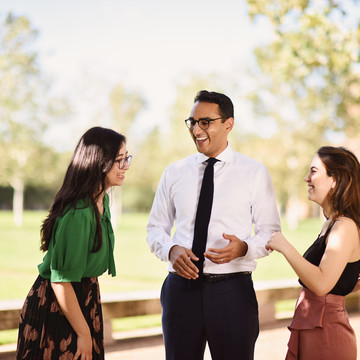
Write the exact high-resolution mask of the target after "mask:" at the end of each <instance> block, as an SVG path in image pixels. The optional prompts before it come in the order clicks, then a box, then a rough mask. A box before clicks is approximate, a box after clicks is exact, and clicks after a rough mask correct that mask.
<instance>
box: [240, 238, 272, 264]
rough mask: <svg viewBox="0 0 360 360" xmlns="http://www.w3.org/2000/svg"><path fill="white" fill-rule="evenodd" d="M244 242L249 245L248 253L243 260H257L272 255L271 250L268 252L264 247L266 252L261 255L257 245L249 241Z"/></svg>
mask: <svg viewBox="0 0 360 360" xmlns="http://www.w3.org/2000/svg"><path fill="white" fill-rule="evenodd" d="M243 241H244V242H245V243H246V244H247V246H248V250H247V253H246V254H245V255H244V256H242V257H241V259H244V260H257V259H259V258H260V257H263V256H266V255H269V254H270V253H271V250H266V249H265V245H264V251H263V252H262V253H261V254H259V249H258V245H257V244H253V243H252V242H251V241H247V240H243Z"/></svg>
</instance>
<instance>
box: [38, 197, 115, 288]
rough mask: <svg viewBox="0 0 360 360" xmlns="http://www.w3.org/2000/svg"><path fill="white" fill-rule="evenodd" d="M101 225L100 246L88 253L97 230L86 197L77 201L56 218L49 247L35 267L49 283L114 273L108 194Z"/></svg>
mask: <svg viewBox="0 0 360 360" xmlns="http://www.w3.org/2000/svg"><path fill="white" fill-rule="evenodd" d="M101 228H102V246H101V249H100V250H99V251H97V252H91V249H92V248H93V244H94V239H95V233H96V220H95V214H94V210H93V207H92V205H91V203H90V201H89V200H88V199H82V200H79V201H78V202H77V203H76V206H75V207H73V208H70V209H68V210H67V211H65V212H64V213H63V215H61V216H59V217H58V218H57V219H56V221H55V224H54V228H53V231H52V236H51V240H50V244H49V249H48V251H47V253H46V255H45V256H44V259H43V262H42V263H41V264H40V265H39V266H38V269H39V273H40V275H41V276H42V277H43V278H45V279H50V281H51V282H80V281H81V279H82V278H86V277H97V276H100V275H102V274H103V273H104V272H105V271H106V270H108V273H109V274H110V275H112V276H115V275H116V269H115V262H114V232H113V229H112V226H111V221H110V209H109V196H108V195H107V194H105V196H104V214H103V215H102V216H101Z"/></svg>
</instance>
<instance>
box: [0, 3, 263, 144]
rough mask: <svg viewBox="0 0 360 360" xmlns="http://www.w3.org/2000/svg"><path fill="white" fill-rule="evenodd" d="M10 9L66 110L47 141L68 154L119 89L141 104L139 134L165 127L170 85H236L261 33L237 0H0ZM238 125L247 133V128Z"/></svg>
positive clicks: (171, 93) (248, 123)
mask: <svg viewBox="0 0 360 360" xmlns="http://www.w3.org/2000/svg"><path fill="white" fill-rule="evenodd" d="M10 10H11V11H12V12H13V13H14V14H15V15H25V16H26V17H28V18H29V19H30V21H31V23H32V25H33V27H35V28H37V29H38V30H39V37H38V40H37V42H36V44H35V46H36V49H37V50H38V52H39V55H40V63H41V66H42V70H43V71H44V72H45V73H46V74H47V75H49V76H50V77H51V79H52V81H53V83H54V85H55V89H56V91H57V92H58V93H60V94H61V93H64V94H65V95H66V96H68V97H69V99H70V101H71V103H72V106H73V109H74V114H73V115H72V117H71V119H70V120H71V121H70V124H69V123H68V124H66V126H65V125H59V126H57V127H55V128H54V129H53V131H52V132H51V134H50V137H53V138H54V140H55V139H56V143H58V146H57V148H70V149H72V148H73V146H74V144H75V143H76V142H77V140H78V138H79V137H80V135H81V134H82V132H83V131H84V129H87V128H88V127H89V126H92V121H93V119H94V117H95V116H96V115H99V114H100V116H104V111H105V115H106V111H108V108H107V104H108V98H109V92H110V90H111V88H112V87H113V86H114V84H116V83H119V82H120V83H123V84H124V85H125V86H126V87H127V88H129V89H130V90H137V91H139V92H141V93H142V94H143V96H144V97H145V99H146V101H147V108H146V110H144V111H143V112H142V114H141V116H140V117H139V119H138V126H139V128H140V129H141V130H142V131H147V130H148V129H149V128H150V127H151V126H152V125H153V124H155V123H157V124H159V123H161V122H163V121H167V118H168V109H169V107H170V106H171V104H172V103H173V101H174V100H175V96H176V92H175V86H176V83H177V82H181V81H183V80H184V79H186V78H187V77H189V76H190V75H192V74H208V73H209V74H210V73H220V74H221V76H222V77H223V80H224V84H226V83H227V82H228V83H229V84H233V82H234V80H236V79H234V74H236V78H237V79H239V81H241V82H242V84H241V86H244V83H243V82H244V79H245V77H242V76H241V71H242V70H243V69H245V67H246V66H248V65H249V64H251V61H253V58H252V49H253V47H254V46H255V45H258V44H259V43H260V42H261V41H263V39H265V38H266V37H267V34H268V33H269V32H268V29H266V26H264V24H261V25H260V24H257V25H256V26H255V25H253V24H251V23H250V20H249V18H248V16H247V11H246V1H241V0H222V1H218V0H176V1H172V0H152V1H149V0H101V1H100V0H57V1H56V0H53V1H49V0H31V1H29V0H2V1H1V11H2V12H8V11H10ZM209 90H211V89H209ZM233 91H234V89H233V87H232V86H230V85H229V91H228V92H227V94H228V95H229V96H230V97H231V98H232V99H233V101H234V103H235V109H236V111H237V113H241V114H242V115H241V118H242V119H243V120H244V117H245V116H246V114H247V112H249V109H244V108H243V107H242V106H243V105H242V104H241V100H239V99H238V94H236V93H232V92H233ZM194 95H195V94H194ZM238 101H239V102H238ZM240 107H241V109H240ZM189 111H190V109H189ZM244 114H245V116H244ZM187 115H188V114H184V116H187ZM248 116H250V112H249V115H248ZM105 118H106V116H105ZM102 125H103V126H107V124H106V123H104V124H102ZM245 125H246V126H248V127H249V128H251V121H249V119H246V124H245V123H244V126H245ZM64 129H66V135H64V136H62V135H59V134H63V133H64V131H63V130H64ZM69 129H70V130H71V131H69ZM50 140H51V141H52V139H50Z"/></svg>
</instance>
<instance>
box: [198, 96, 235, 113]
mask: <svg viewBox="0 0 360 360" xmlns="http://www.w3.org/2000/svg"><path fill="white" fill-rule="evenodd" d="M197 101H203V102H208V103H213V104H218V105H219V109H220V115H221V116H223V117H224V118H225V119H227V118H229V117H234V105H233V103H232V101H231V99H230V98H229V97H228V96H226V95H224V94H221V93H218V92H215V91H207V90H200V91H199V92H198V93H197V94H196V96H195V99H194V103H196V102H197Z"/></svg>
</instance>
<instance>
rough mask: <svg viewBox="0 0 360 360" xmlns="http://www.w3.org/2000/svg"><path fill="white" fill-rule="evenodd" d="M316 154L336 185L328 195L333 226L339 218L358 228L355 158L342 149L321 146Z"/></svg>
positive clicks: (359, 178)
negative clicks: (350, 220)
mask: <svg viewBox="0 0 360 360" xmlns="http://www.w3.org/2000/svg"><path fill="white" fill-rule="evenodd" d="M317 154H318V155H319V157H320V160H321V161H322V162H323V164H324V166H325V169H326V172H327V175H328V176H332V177H333V178H334V179H335V181H336V185H335V188H333V189H331V190H330V192H329V194H328V200H329V204H330V210H331V213H332V221H331V223H332V224H333V223H334V222H335V221H336V220H337V219H338V218H339V217H340V216H346V217H349V218H350V219H352V220H354V222H355V224H356V225H357V227H358V228H360V164H359V161H358V159H357V158H356V156H355V155H354V154H353V153H352V152H351V151H350V150H348V149H346V148H344V147H332V146H323V147H321V148H320V149H319V150H318V152H317Z"/></svg>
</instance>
